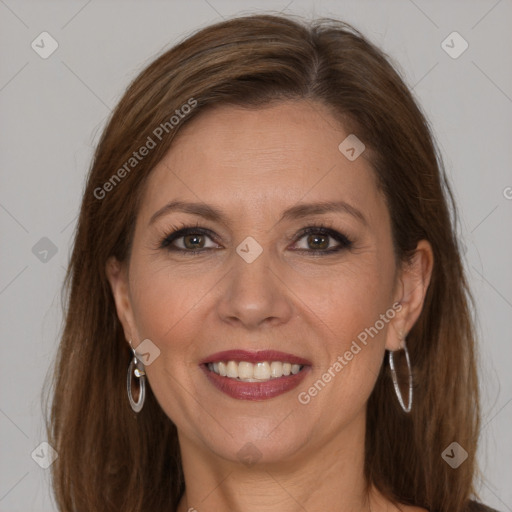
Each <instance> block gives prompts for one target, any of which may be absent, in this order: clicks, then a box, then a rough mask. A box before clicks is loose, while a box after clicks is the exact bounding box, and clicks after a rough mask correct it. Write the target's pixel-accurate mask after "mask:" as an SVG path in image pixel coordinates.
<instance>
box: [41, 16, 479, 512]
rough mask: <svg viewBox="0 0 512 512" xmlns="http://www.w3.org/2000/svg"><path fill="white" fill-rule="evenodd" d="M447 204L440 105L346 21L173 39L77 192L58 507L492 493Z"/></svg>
mask: <svg viewBox="0 0 512 512" xmlns="http://www.w3.org/2000/svg"><path fill="white" fill-rule="evenodd" d="M453 207H454V206H453V201H452V197H451V194H450V190H449V186H448V184H447V183H446V177H445V174H444V172H443V170H442V165H441V162H440V158H439V157H438V155H437V153H436V149H435V146H434V143H433V140H432V136H431V134H430V131H429V128H428V124H427V122H426V120H425V118H424V116H423V115H422V113H421V111H420V110H419V108H418V106H417V105H416V103H415V101H414V100H413V98H412V96H411V94H410V92H409V91H408V89H407V87H406V86H405V85H404V83H403V81H402V80H401V78H400V77H399V76H398V74H397V73H396V71H395V70H394V69H393V68H392V66H391V65H390V64H389V62H388V61H387V59H386V58H385V56H384V55H383V53H382V52H381V51H380V50H378V49H377V48H375V47H374V46H373V45H372V44H371V43H369V42H368V41H367V40H366V39H365V38H364V37H363V36H362V35H361V34H359V33H358V32H357V31H356V30H354V29H353V28H351V27H350V26H348V25H346V24H343V23H340V22H336V21H333V20H323V21H318V22H316V23H313V24H311V25H305V24H302V23H301V22H296V21H293V20H291V19H288V18H285V17H276V16H249V17H245V18H237V19H233V20H230V21H226V22H223V23H220V24H218V25H214V26H210V27H207V28H205V29H203V30H201V31H200V32H198V33H197V34H195V35H193V36H192V37H190V38H188V39H186V40H185V41H184V42H182V43H181V44H179V45H177V46H176V47H174V48H172V49H171V50H169V51H168V52H166V53H165V54H163V55H162V56H161V57H159V58H158V59H157V60H156V61H155V62H153V63H152V64H151V65H150V66H149V67H148V68H147V69H145V70H144V71H143V72H142V73H141V74H140V75H139V76H138V77H137V78H136V79H135V80H134V82H133V83H132V84H131V86H130V87H129V89H128V90H127V92H126V94H125V95H124V97H123V98H122V99H121V101H120V103H119V105H118V107H117V108H116V110H115V112H114V114H113V116H112V119H111V120H110V122H109V123H108V126H107V128H106V130H105V132H104V134H103V137H102V139H101V141H100V143H99V146H98V148H97V151H96V155H95V158H94V163H93V166H92V169H91V172H90V175H89V179H88V183H87V187H86V190H85V193H84V197H83V203H82V209H81V213H80V218H79V223H78V229H77V233H76V239H75V243H74V251H73V255H72V258H71V262H70V266H69V269H68V275H67V283H68V285H69V303H68V304H69V306H68V313H67V317H66V324H65V330H64V333H63V336H62V340H61V346H60V351H59V358H58V364H57V369H56V374H55V393H54V400H53V407H52V412H51V418H50V421H49V426H48V428H49V436H50V443H51V444H53V446H54V447H55V448H56V449H57V451H58V453H59V458H58V459H57V461H56V462H55V464H54V465H53V466H52V467H53V477H54V488H55V495H56V499H57V502H58V504H59V507H60V509H61V510H66V511H75V510H88V511H102V512H105V511H109V510H112V511H119V510H122V511H145V510H148V511H170V510H176V511H178V512H184V511H187V510H189V511H191V510H197V511H199V512H201V511H203V510H205V511H206V510H211V511H224V510H226V511H227V510H236V511H242V510H243V511H249V510H250V511H260V510H265V511H267V510H279V511H298V510H307V511H317V510H326V509H329V510H339V511H353V510H357V511H366V510H369V511H372V512H378V511H385V510H386V511H391V510H402V511H411V512H412V511H425V510H428V511H430V512H434V511H436V512H437V511H440V512H441V511H442V512H445V511H446V512H448V511H449V512H458V511H463V510H464V511H466V510H486V508H485V507H484V506H483V505H479V504H477V503H476V501H474V499H475V496H476V495H475V478H476V461H475V452H476V445H477V434H478V429H479V405H478V403H479V402H478V389H477V377H476V371H475V366H476V365H475V356H474V334H473V327H472V324H471V319H470V313H469V306H468V302H469V300H470V295H469V292H468V289H467V283H466V280H465V277H464V272H463V267H462V265H461V260H460V255H459V248H458V245H457V240H456V238H455V235H454V227H453V224H454V221H455V216H454V209H453ZM451 212H452V213H453V214H452V213H451ZM452 217H453V218H452ZM487 510H488V509H487Z"/></svg>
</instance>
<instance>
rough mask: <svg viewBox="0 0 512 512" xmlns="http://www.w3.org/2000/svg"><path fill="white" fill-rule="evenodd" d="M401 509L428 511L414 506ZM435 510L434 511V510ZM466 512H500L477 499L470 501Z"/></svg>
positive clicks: (411, 511) (407, 511)
mask: <svg viewBox="0 0 512 512" xmlns="http://www.w3.org/2000/svg"><path fill="white" fill-rule="evenodd" d="M400 510H401V511H402V512H428V510H427V509H426V508H420V507H413V506H403V505H402V506H401V507H400ZM432 512H433V511H432ZM464 512H498V511H497V510H495V509H494V508H490V507H487V506H485V505H483V504H482V503H478V502H476V501H469V502H468V504H467V506H466V508H464Z"/></svg>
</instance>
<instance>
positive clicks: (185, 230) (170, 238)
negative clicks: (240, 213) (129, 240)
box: [159, 224, 353, 256]
mask: <svg viewBox="0 0 512 512" xmlns="http://www.w3.org/2000/svg"><path fill="white" fill-rule="evenodd" d="M171 229H172V230H173V231H171V232H170V233H168V234H167V235H165V236H164V237H163V238H162V240H161V242H160V245H159V248H160V249H166V250H168V251H175V252H181V253H182V254H187V255H191V256H195V255H199V254H202V253H203V252H205V251H208V250H211V249H212V248H211V247H206V248H203V249H198V250H192V249H182V248H181V247H175V246H173V245H172V243H173V242H174V241H175V240H179V239H180V238H183V237H185V236H187V235H203V236H208V237H209V238H210V239H212V241H215V234H214V233H213V231H211V230H209V229H207V228H203V227H200V226H199V224H196V225H195V226H190V225H189V226H187V225H184V226H171ZM314 234H320V235H322V236H327V237H330V238H333V239H334V240H336V241H337V242H338V243H339V246H337V247H335V248H334V249H333V248H331V249H293V250H294V251H295V252H302V253H310V254H311V253H312V254H315V255H328V254H334V253H337V252H340V251H342V250H346V249H350V248H351V247H352V244H353V242H352V240H351V239H349V238H348V237H347V236H346V235H344V234H342V233H339V232H338V231H336V230H334V229H332V228H329V227H326V226H325V225H322V224H311V225H309V226H307V227H305V228H303V229H302V230H301V231H300V232H299V233H298V234H297V236H296V237H295V238H294V239H293V243H294V244H295V243H297V242H298V241H299V240H301V239H302V238H304V237H305V236H308V235H314ZM215 243H217V242H215Z"/></svg>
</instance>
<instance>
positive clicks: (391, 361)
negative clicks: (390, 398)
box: [389, 338, 412, 413]
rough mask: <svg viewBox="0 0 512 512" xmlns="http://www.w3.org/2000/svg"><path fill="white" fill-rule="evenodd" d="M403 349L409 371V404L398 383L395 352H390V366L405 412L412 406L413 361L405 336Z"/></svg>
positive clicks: (396, 391)
mask: <svg viewBox="0 0 512 512" xmlns="http://www.w3.org/2000/svg"><path fill="white" fill-rule="evenodd" d="M402 350H404V352H405V361H406V362H407V370H408V372H409V398H408V400H407V406H406V405H405V402H404V399H403V396H402V392H401V391H400V386H399V385H398V378H397V376H396V369H395V361H394V360H393V352H392V351H390V352H389V367H390V368H391V377H392V378H393V386H394V387H395V393H396V396H397V398H398V401H399V402H400V405H401V407H402V409H403V410H404V412H406V413H409V412H411V408H412V371H411V361H410V359H409V351H408V350H407V346H406V344H405V338H404V339H403V341H402Z"/></svg>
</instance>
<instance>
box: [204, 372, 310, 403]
mask: <svg viewBox="0 0 512 512" xmlns="http://www.w3.org/2000/svg"><path fill="white" fill-rule="evenodd" d="M201 368H202V370H203V371H204V372H205V374H206V377H207V378H208V380H209V381H210V382H211V383H212V384H213V385H214V386H215V387H216V388H217V389H219V390H220V391H222V392H223V393H226V395H228V396H230V397H231V398H236V399H238V400H267V399H268V398H273V397H275V396H279V395H282V394H283V393H286V392H287V391H290V390H292V389H294V388H296V387H297V386H298V385H299V384H300V383H301V381H302V380H303V379H304V377H305V376H306V373H307V372H308V370H309V366H304V367H303V368H302V370H301V371H300V372H299V373H296V374H295V375H288V376H286V377H278V378H276V379H270V380H267V381H265V382H242V381H240V380H235V379H231V378H230V377H222V376H221V375H218V374H217V373H215V372H212V371H210V370H209V369H208V367H207V366H206V365H205V364H202V365H201Z"/></svg>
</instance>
